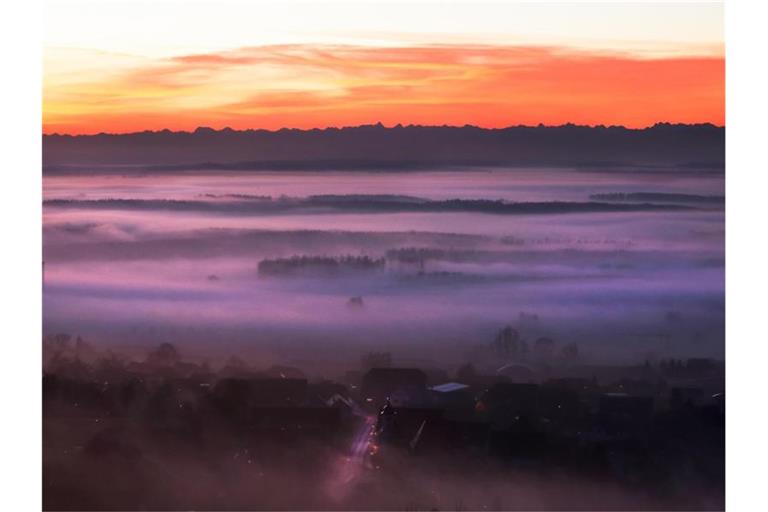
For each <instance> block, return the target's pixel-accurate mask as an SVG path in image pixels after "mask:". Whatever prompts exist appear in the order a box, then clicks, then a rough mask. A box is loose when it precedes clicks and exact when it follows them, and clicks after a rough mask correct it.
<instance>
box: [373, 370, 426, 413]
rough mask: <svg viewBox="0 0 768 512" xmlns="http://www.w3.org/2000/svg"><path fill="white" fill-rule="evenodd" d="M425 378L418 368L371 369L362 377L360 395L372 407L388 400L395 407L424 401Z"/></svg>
mask: <svg viewBox="0 0 768 512" xmlns="http://www.w3.org/2000/svg"><path fill="white" fill-rule="evenodd" d="M426 389H427V376H426V374H425V373H424V372H423V371H421V370H419V369H418V368H371V369H370V370H368V371H367V372H366V373H365V375H363V382H362V386H361V395H362V398H363V400H365V401H366V402H367V403H372V404H374V405H378V404H383V403H384V402H385V401H386V400H387V398H390V399H391V400H392V402H393V403H394V404H395V405H399V404H408V403H418V402H421V401H424V400H425V399H426Z"/></svg>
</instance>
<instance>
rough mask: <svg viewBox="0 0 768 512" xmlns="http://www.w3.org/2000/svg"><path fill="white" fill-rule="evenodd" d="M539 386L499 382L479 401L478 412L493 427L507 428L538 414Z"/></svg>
mask: <svg viewBox="0 0 768 512" xmlns="http://www.w3.org/2000/svg"><path fill="white" fill-rule="evenodd" d="M538 392H539V386H538V385H536V384H517V383H512V382H499V383H497V384H494V385H493V386H492V387H491V388H490V389H488V390H486V391H485V392H484V393H483V394H482V395H481V396H480V399H479V400H478V401H477V405H476V410H477V412H478V413H479V414H480V415H481V416H483V417H485V418H487V419H488V420H489V421H490V422H491V423H492V424H493V425H495V426H497V427H499V426H506V425H510V424H512V423H514V422H518V421H520V420H521V419H522V420H525V421H528V420H531V419H532V418H534V417H535V416H536V414H537V411H536V408H537V400H538Z"/></svg>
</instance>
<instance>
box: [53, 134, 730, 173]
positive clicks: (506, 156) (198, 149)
mask: <svg viewBox="0 0 768 512" xmlns="http://www.w3.org/2000/svg"><path fill="white" fill-rule="evenodd" d="M724 160H725V128H724V127H718V126H715V125H712V124H669V123H658V124H656V125H653V126H651V127H648V128H642V129H632V128H626V127H623V126H608V127H606V126H594V127H591V126H579V125H573V124H566V125H562V126H544V125H539V126H512V127H508V128H498V129H489V128H479V127H476V126H470V125H466V126H461V127H458V126H402V125H397V126H395V127H391V128H387V127H384V126H383V125H381V124H380V123H379V124H375V125H363V126H356V127H348V128H325V129H310V130H299V129H287V128H286V129H281V130H276V131H269V130H233V129H231V128H224V129H222V130H214V129H212V128H207V127H200V128H197V129H196V130H195V131H193V132H184V131H176V132H174V131H170V130H162V131H144V132H136V133H128V134H107V133H101V134H96V135H59V134H51V135H43V165H44V168H45V169H46V170H47V171H55V170H62V169H66V168H68V167H69V166H72V167H77V166H84V165H85V166H88V165H101V166H109V165H121V166H126V165H129V166H141V167H147V168H150V169H157V170H173V169H177V168H178V169H181V168H184V169H190V168H206V169H216V168H221V169H261V168H265V169H266V168H270V169H280V168H297V169H302V168H307V169H314V168H317V169H321V168H390V169H396V168H404V169H405V168H413V167H416V168H418V167H435V166H451V165H460V166H465V165H478V166H495V165H569V166H592V167H601V166H615V165H640V166H650V167H657V166H661V167H664V166H682V167H705V168H714V169H722V167H723V166H724Z"/></svg>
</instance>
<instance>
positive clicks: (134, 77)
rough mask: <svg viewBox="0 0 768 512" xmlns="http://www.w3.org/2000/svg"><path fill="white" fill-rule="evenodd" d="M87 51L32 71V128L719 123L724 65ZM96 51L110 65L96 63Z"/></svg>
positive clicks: (572, 54)
mask: <svg viewBox="0 0 768 512" xmlns="http://www.w3.org/2000/svg"><path fill="white" fill-rule="evenodd" d="M82 53H83V54H84V55H83V54H81V55H80V56H79V58H80V60H81V61H87V60H88V52H82ZM93 55H95V56H96V58H95V60H94V65H93V67H92V68H91V71H90V73H89V72H84V73H82V74H79V75H77V74H76V75H75V76H69V79H68V80H65V79H57V75H56V73H55V72H54V73H52V75H51V76H50V77H49V76H46V78H47V80H46V83H45V91H44V107H43V110H44V116H43V117H44V119H43V126H44V131H45V132H46V133H53V132H59V133H96V132H101V131H104V132H130V131H140V130H145V129H149V130H159V129H163V128H169V129H172V130H191V129H194V128H196V127H197V126H202V125H205V126H212V127H215V128H223V127H225V126H229V127H232V128H236V129H243V128H267V129H277V128H282V127H296V128H313V127H327V126H350V125H358V124H366V123H375V122H378V121H381V122H383V123H384V124H385V125H394V124H397V123H402V124H431V125H434V124H451V125H463V124H474V125H479V126H484V127H502V126H508V125H515V124H538V123H544V124H562V123H567V122H572V123H577V124H590V125H593V124H622V125H626V126H632V127H642V126H647V125H651V124H653V123H655V122H659V121H669V122H684V123H697V122H711V123H715V124H718V125H722V124H724V86H725V84H724V79H725V76H724V75H725V73H724V71H725V70H724V59H723V58H722V57H718V56H699V57H684V56H673V57H663V58H640V57H637V56H632V55H629V54H626V55H622V54H615V53H614V54H611V53H605V52H602V53H601V52H595V51H584V50H578V51H577V50H569V49H568V48H558V47H540V46H529V47H525V46H493V45H487V46H471V45H469V46H468V45H463V46H456V45H445V46H422V47H418V46H413V47H379V48H376V47H364V46H344V45H335V46H334V45H325V46H310V45H273V46H262V47H254V48H243V49H238V50H232V51H226V52H217V53H204V54H194V55H185V56H179V57H166V58H152V59H137V60H138V61H137V62H130V63H122V64H121V63H120V60H121V57H120V56H110V55H108V54H107V55H104V54H98V53H96V52H94V54H93ZM110 59H113V60H114V62H113V63H112V64H111V65H107V66H106V67H105V66H103V65H101V64H100V62H103V61H107V62H110ZM110 67H114V69H110ZM94 70H97V71H98V72H96V71H94ZM90 75H93V76H90Z"/></svg>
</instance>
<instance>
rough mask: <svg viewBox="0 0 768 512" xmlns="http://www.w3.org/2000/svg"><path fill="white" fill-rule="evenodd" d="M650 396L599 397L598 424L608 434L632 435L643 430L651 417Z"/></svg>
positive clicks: (652, 407)
mask: <svg viewBox="0 0 768 512" xmlns="http://www.w3.org/2000/svg"><path fill="white" fill-rule="evenodd" d="M653 412H654V404H653V398H652V397H650V396H632V395H628V394H626V393H605V394H603V395H601V396H600V408H599V413H598V414H599V419H600V424H601V426H602V427H603V429H605V430H606V431H607V432H608V433H632V432H636V431H641V430H644V429H645V428H646V427H647V426H648V425H649V423H650V421H651V418H652V417H653Z"/></svg>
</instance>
